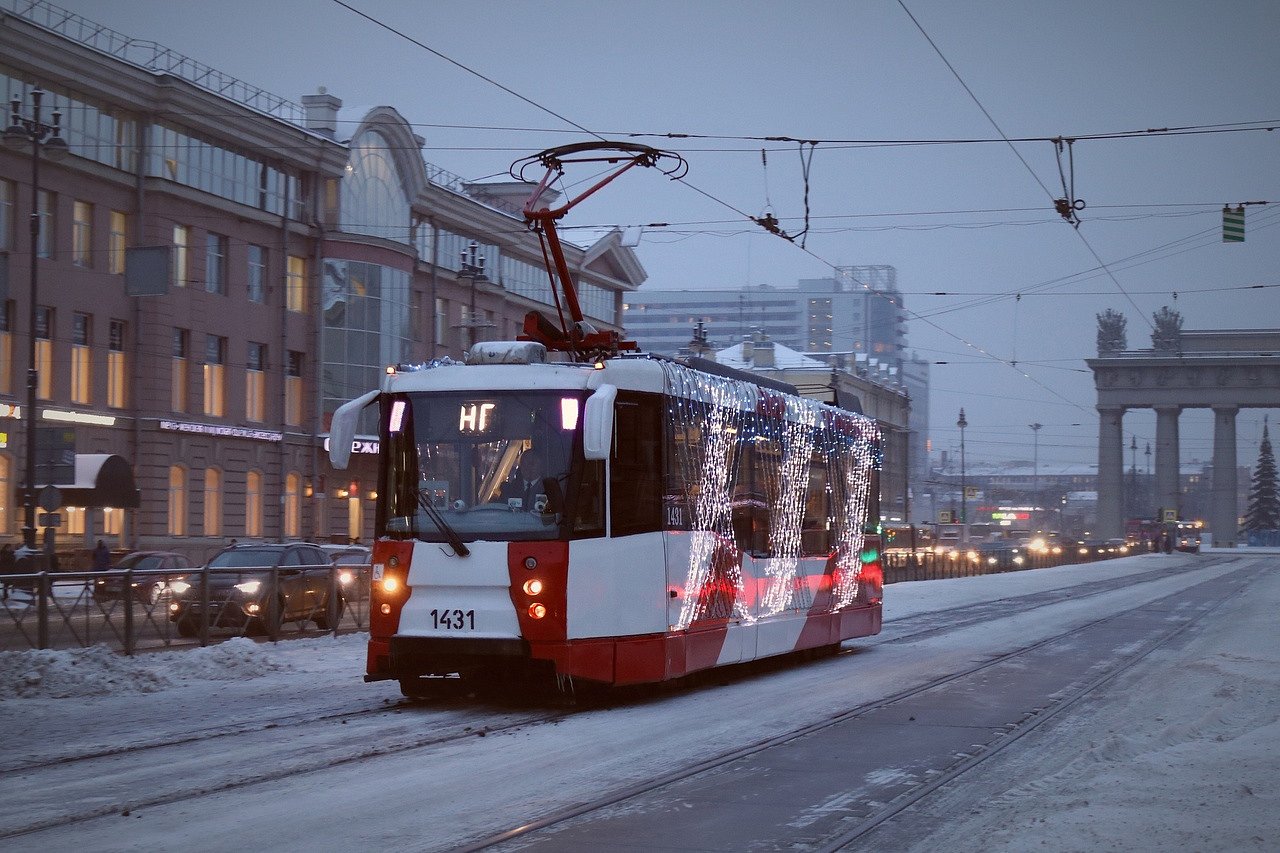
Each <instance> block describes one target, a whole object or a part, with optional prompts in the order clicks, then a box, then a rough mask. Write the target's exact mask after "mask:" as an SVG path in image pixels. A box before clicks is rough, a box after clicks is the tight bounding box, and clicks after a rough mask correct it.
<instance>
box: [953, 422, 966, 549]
mask: <svg viewBox="0 0 1280 853" xmlns="http://www.w3.org/2000/svg"><path fill="white" fill-rule="evenodd" d="M968 425H969V422H968V421H966V420H965V419H964V409H961V410H960V419H959V420H958V421H956V426H958V427H960V541H961V543H963V544H966V545H967V544H969V488H968V485H969V484H968V483H967V482H965V473H964V428H965V427H967V426H968Z"/></svg>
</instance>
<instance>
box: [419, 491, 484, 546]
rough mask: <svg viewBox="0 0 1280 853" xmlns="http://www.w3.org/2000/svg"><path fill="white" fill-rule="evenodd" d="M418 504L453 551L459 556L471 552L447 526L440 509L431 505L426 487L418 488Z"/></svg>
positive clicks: (447, 523) (460, 538)
mask: <svg viewBox="0 0 1280 853" xmlns="http://www.w3.org/2000/svg"><path fill="white" fill-rule="evenodd" d="M418 506H420V507H422V511H423V512H425V513H426V514H427V518H429V519H431V520H432V522H434V523H435V526H436V527H438V528H440V532H441V533H443V534H444V538H445V539H446V540H448V542H449V547H450V548H452V549H453V553H455V554H457V555H458V556H459V557H465V556H467V555H468V554H470V553H471V549H470V548H468V547H467V546H466V545H465V544H463V542H462V537H460V536H459V535H458V534H457V532H456V531H455V530H454V529H453V528H452V527H450V526H449V522H447V521H445V520H444V516H442V515H441V514H440V510H438V509H436V508H435V507H434V506H433V505H432V503H431V495H430V494H428V493H427V490H426V489H418Z"/></svg>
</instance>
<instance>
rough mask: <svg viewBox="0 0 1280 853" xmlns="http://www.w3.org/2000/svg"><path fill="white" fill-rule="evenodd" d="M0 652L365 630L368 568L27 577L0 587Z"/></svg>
mask: <svg viewBox="0 0 1280 853" xmlns="http://www.w3.org/2000/svg"><path fill="white" fill-rule="evenodd" d="M0 581H2V582H3V598H0V651H11V650H17V649H27V648H35V649H59V648H75V647H86V646H92V645H97V644H104V645H107V646H109V647H112V648H115V649H118V650H121V651H123V652H124V653H125V654H133V653H134V652H136V651H144V650H150V649H158V648H169V647H179V646H194V645H201V646H205V645H209V644H210V643H212V642H218V641H220V640H223V639H227V638H228V637H233V636H252V635H257V636H265V637H268V638H270V639H273V640H275V639H279V638H280V637H283V636H307V635H312V636H314V635H317V634H319V633H322V632H331V633H334V634H337V633H338V632H339V631H350V630H362V629H365V628H367V627H368V622H369V620H368V616H369V568H368V566H333V567H324V568H320V567H316V568H305V567H303V568H278V567H277V568H262V569H245V568H237V569H210V568H207V567H206V568H203V569H191V570H188V571H184V572H180V573H179V572H173V571H157V570H145V571H134V570H129V569H126V570H121V571H106V572H102V571H97V572H35V573H27V574H8V575H4V576H3V577H0Z"/></svg>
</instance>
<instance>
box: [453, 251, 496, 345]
mask: <svg viewBox="0 0 1280 853" xmlns="http://www.w3.org/2000/svg"><path fill="white" fill-rule="evenodd" d="M461 255H462V257H461V265H460V266H459V267H458V278H465V279H468V280H469V281H470V282H471V307H470V309H468V310H469V313H468V314H467V322H465V323H463V324H462V325H463V326H465V327H466V328H467V329H468V335H467V349H468V350H470V349H471V347H473V346H475V345H476V339H477V338H478V337H479V330H480V329H487V328H490V324H489V323H483V322H481V321H480V320H479V319H477V318H476V285H477V284H478V283H479V282H482V281H488V280H489V278H488V276H486V275H485V274H484V255H482V254H480V244H479V243H477V242H476V241H475V240H472V241H471V242H470V243H468V244H467V248H465V249H463V250H462V252H461Z"/></svg>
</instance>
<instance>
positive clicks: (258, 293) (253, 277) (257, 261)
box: [249, 244, 267, 302]
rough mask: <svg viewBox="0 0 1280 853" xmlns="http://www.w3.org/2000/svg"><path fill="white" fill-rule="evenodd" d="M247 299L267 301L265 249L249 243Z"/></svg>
mask: <svg viewBox="0 0 1280 853" xmlns="http://www.w3.org/2000/svg"><path fill="white" fill-rule="evenodd" d="M249 301H250V302H266V301H267V250H266V249H265V248H263V247H262V246H255V245H253V244H250V245H249Z"/></svg>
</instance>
